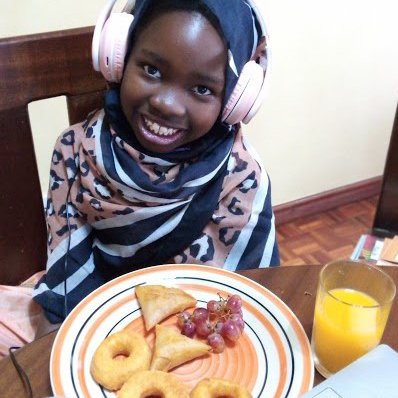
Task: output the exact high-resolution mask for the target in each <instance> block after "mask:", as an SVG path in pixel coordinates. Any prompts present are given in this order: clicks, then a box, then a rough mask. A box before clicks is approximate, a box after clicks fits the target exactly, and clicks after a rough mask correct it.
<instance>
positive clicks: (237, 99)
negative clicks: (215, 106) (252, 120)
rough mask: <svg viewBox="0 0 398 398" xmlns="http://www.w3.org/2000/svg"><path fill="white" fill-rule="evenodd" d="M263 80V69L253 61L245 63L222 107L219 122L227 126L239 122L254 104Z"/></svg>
mask: <svg viewBox="0 0 398 398" xmlns="http://www.w3.org/2000/svg"><path fill="white" fill-rule="evenodd" d="M263 80H264V70H263V68H262V67H261V66H260V65H259V64H257V63H256V62H255V61H249V62H247V63H246V64H245V66H244V67H243V69H242V72H241V74H240V76H239V79H238V82H237V83H236V86H235V88H234V90H233V92H232V94H231V96H230V97H229V99H228V101H227V104H226V105H225V107H224V110H223V113H222V116H221V120H222V121H223V122H226V123H228V124H236V123H239V122H241V121H242V120H243V119H244V118H245V117H246V115H247V114H248V113H249V112H250V110H251V108H252V106H253V104H254V103H255V101H256V99H257V97H258V95H259V93H260V91H261V87H262V85H263Z"/></svg>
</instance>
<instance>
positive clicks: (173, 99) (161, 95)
mask: <svg viewBox="0 0 398 398" xmlns="http://www.w3.org/2000/svg"><path fill="white" fill-rule="evenodd" d="M182 91H183V90H181V89H178V88H176V87H174V86H167V87H163V88H161V89H159V90H158V91H156V93H153V94H152V95H151V97H150V99H149V103H150V105H151V107H152V108H153V109H154V111H155V112H157V113H159V114H160V115H163V116H165V117H181V116H184V115H185V110H186V104H185V102H186V98H185V95H184V93H183V92H182Z"/></svg>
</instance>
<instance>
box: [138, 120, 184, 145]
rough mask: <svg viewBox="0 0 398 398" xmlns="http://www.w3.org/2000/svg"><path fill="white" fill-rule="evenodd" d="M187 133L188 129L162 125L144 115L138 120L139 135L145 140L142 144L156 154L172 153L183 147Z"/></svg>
mask: <svg viewBox="0 0 398 398" xmlns="http://www.w3.org/2000/svg"><path fill="white" fill-rule="evenodd" d="M186 131H187V130H186V129H179V128H173V127H168V126H164V125H161V124H159V123H158V122H155V121H154V120H151V119H149V118H148V117H146V116H144V115H141V117H140V118H139V119H138V132H137V133H138V134H139V135H140V136H141V140H143V141H141V144H142V145H143V146H144V147H146V148H147V149H150V150H152V151H154V152H164V151H170V150H172V149H174V148H175V147H177V146H179V145H181V143H182V141H183V136H184V134H185V133H186ZM139 140H140V139H139Z"/></svg>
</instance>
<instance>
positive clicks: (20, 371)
mask: <svg viewBox="0 0 398 398" xmlns="http://www.w3.org/2000/svg"><path fill="white" fill-rule="evenodd" d="M19 348H21V347H10V348H9V349H8V352H9V353H10V358H11V361H12V363H13V364H14V366H15V369H16V370H17V373H18V376H19V378H20V379H21V381H22V384H23V385H24V388H25V390H26V394H27V397H28V398H33V391H32V386H31V385H30V381H29V378H28V376H27V374H26V373H25V371H24V370H23V369H22V367H21V365H20V364H19V363H18V361H17V358H16V357H15V355H14V352H13V350H18V349H19Z"/></svg>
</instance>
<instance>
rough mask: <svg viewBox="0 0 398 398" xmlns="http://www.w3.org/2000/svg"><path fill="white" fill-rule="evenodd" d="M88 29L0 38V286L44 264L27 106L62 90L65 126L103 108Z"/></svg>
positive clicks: (39, 200)
mask: <svg viewBox="0 0 398 398" xmlns="http://www.w3.org/2000/svg"><path fill="white" fill-rule="evenodd" d="M92 34H93V27H87V28H79V29H68V30H63V31H58V32H50V33H43V34H34V35H27V36H19V37H11V38H4V39H0V181H1V188H0V215H1V217H0V284H10V285H16V284H18V283H20V282H21V281H23V280H24V279H26V278H27V277H29V276H30V275H31V274H33V273H34V272H36V271H39V270H42V269H44V268H45V264H46V258H47V249H46V224H45V218H44V209H43V199H42V193H41V188H40V181H39V175H38V169H37V165H36V158H35V152H34V145H33V139H32V132H31V128H30V122H29V115H28V104H29V103H30V102H32V101H35V100H40V99H44V98H51V97H56V96H60V95H65V96H66V98H67V106H68V115H69V121H70V123H71V124H73V123H76V122H78V121H80V120H83V119H84V116H85V115H86V114H87V113H88V112H89V111H92V110H93V109H96V108H100V107H101V106H102V101H103V92H104V90H105V89H106V82H105V80H104V79H103V77H102V76H101V75H100V74H97V73H95V72H94V70H93V68H92V64H91V40H92ZM46 117H50V116H48V115H43V118H46ZM66 127H67V126H65V128H66ZM59 133H61V131H60V132H59ZM50 157H51V154H49V159H50Z"/></svg>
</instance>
